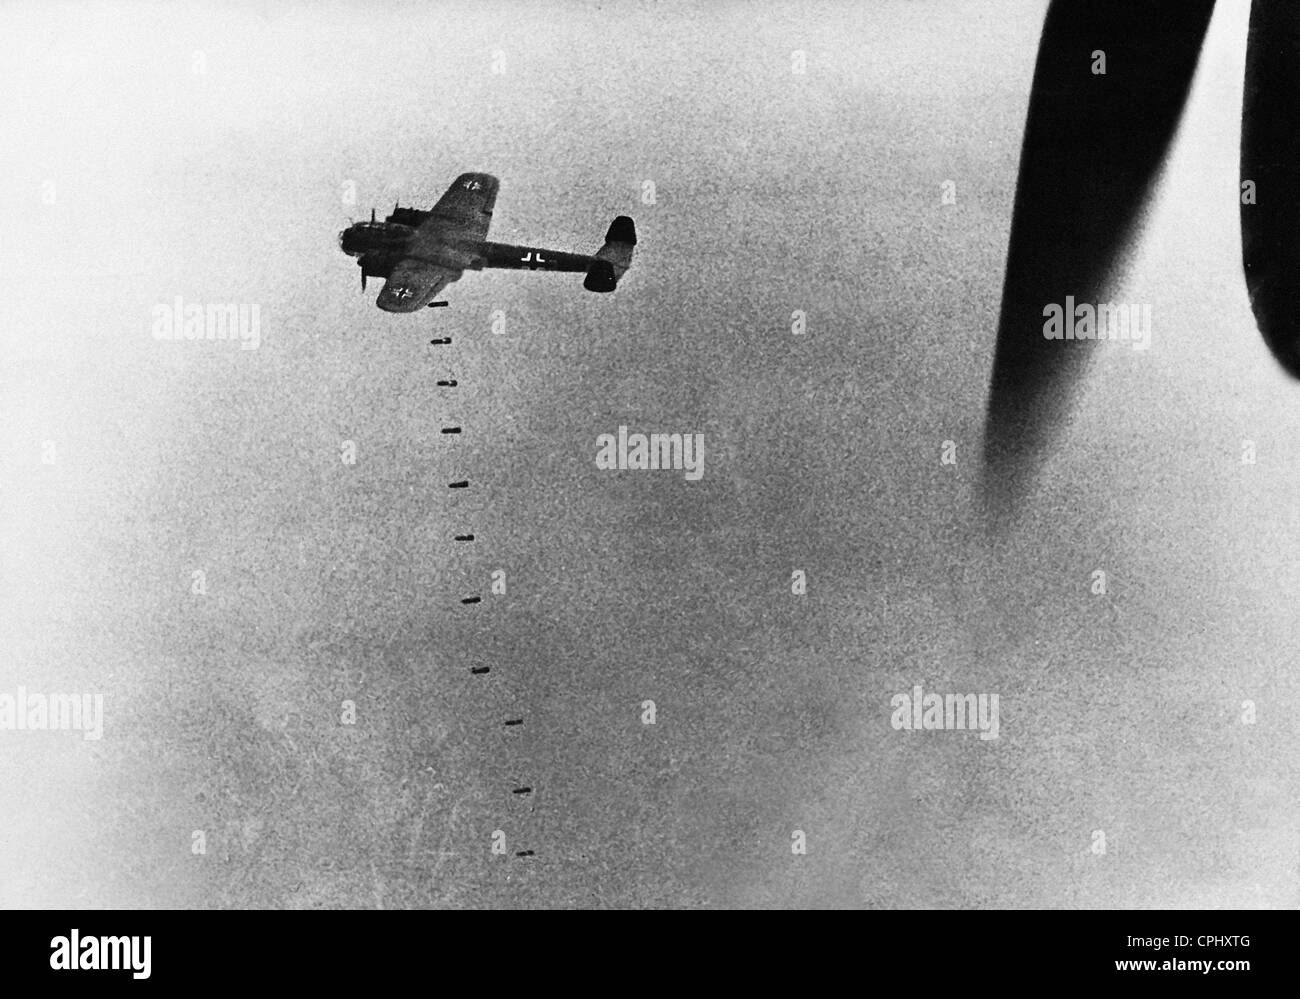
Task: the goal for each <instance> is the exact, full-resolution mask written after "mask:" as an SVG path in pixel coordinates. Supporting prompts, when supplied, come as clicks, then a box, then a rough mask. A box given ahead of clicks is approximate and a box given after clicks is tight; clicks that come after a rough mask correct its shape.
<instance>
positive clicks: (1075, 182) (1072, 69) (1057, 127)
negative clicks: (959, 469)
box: [983, 0, 1294, 513]
mask: <svg viewBox="0 0 1300 999" xmlns="http://www.w3.org/2000/svg"><path fill="white" fill-rule="evenodd" d="M1213 7H1214V4H1213V0H1086V2H1084V0H1077V2H1076V0H1053V3H1052V4H1051V6H1050V7H1049V9H1048V12H1047V19H1046V22H1045V24H1044V26H1043V34H1042V40H1041V43H1040V45H1039V50H1038V62H1037V65H1036V67H1035V69H1034V82H1033V92H1032V94H1031V96H1030V101H1029V114H1028V120H1027V122H1026V126H1025V138H1024V145H1023V147H1022V150H1021V156H1020V177H1019V180H1018V182H1017V185H1016V199H1015V208H1014V214H1013V216H1012V222H1011V240H1010V247H1009V250H1008V253H1007V268H1006V278H1005V284H1004V287H1003V296H1002V311H1001V316H1000V319H999V323H998V339H997V348H996V351H995V354H994V362H993V380H992V386H991V390H990V394H989V403H988V414H987V421H986V426H985V439H984V473H983V474H984V484H983V491H984V497H985V500H986V502H988V503H989V504H991V505H992V508H993V509H994V510H996V511H999V512H1003V513H1005V512H1008V511H1010V510H1011V509H1013V507H1014V505H1015V501H1016V500H1017V498H1018V497H1019V496H1020V495H1022V493H1023V490H1024V488H1025V486H1026V485H1027V484H1028V483H1029V481H1030V480H1031V479H1032V477H1033V474H1034V472H1035V471H1037V468H1038V466H1039V463H1040V461H1041V459H1042V456H1043V451H1044V449H1045V448H1046V447H1047V446H1048V445H1050V444H1051V442H1052V440H1053V439H1054V435H1055V433H1056V431H1057V430H1058V428H1059V426H1060V424H1061V422H1062V421H1063V420H1064V419H1065V418H1066V417H1067V416H1068V409H1069V402H1070V397H1071V394H1072V389H1073V388H1074V386H1075V385H1076V383H1077V382H1078V380H1079V377H1080V375H1081V374H1082V373H1083V371H1084V370H1085V368H1086V364H1087V360H1088V355H1089V352H1090V350H1091V349H1092V348H1093V347H1095V346H1096V341H1091V340H1048V339H1045V338H1044V336H1043V324H1044V312H1043V310H1044V308H1045V307H1046V306H1047V305H1049V304H1052V303H1057V304H1063V303H1064V302H1065V298H1066V296H1067V295H1073V296H1074V297H1075V299H1076V301H1079V302H1096V301H1097V300H1098V296H1099V293H1100V292H1101V291H1102V290H1103V289H1104V288H1105V287H1106V285H1107V282H1108V279H1109V278H1110V277H1111V276H1112V275H1113V274H1114V273H1115V272H1116V271H1117V269H1118V267H1119V265H1120V264H1121V262H1122V258H1123V254H1124V251H1125V250H1126V248H1127V247H1128V246H1129V244H1130V242H1131V237H1132V234H1133V231H1134V228H1135V222H1136V220H1137V218H1138V216H1139V213H1140V210H1141V208H1142V206H1143V204H1144V202H1145V201H1146V198H1147V195H1148V192H1149V191H1150V188H1151V183H1152V181H1153V180H1154V179H1155V177H1156V175H1157V173H1158V171H1159V169H1160V166H1161V164H1162V162H1163V161H1164V159H1165V156H1166V153H1167V151H1168V147H1169V143H1170V140H1171V139H1172V137H1173V135H1174V132H1175V130H1176V128H1177V126H1178V122H1179V119H1180V118H1181V116H1182V110H1183V105H1184V103H1185V101H1186V97H1187V93H1188V89H1189V87H1190V85H1191V80H1192V75H1193V73H1194V71H1195V69H1196V63H1197V59H1198V57H1199V55H1200V50H1201V45H1202V42H1203V41H1204V38H1205V32H1206V29H1207V27H1208V26H1209V21H1210V15H1211V13H1212V12H1213ZM1101 59H1104V70H1105V72H1104V73H1103V72H1101V71H1100V70H1101V69H1102V68H1103V64H1102V63H1101V61H1100V60H1101ZM1293 92H1294V91H1291V92H1289V93H1293Z"/></svg>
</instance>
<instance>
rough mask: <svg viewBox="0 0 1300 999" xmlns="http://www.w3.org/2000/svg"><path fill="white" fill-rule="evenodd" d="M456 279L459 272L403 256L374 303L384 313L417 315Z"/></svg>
mask: <svg viewBox="0 0 1300 999" xmlns="http://www.w3.org/2000/svg"><path fill="white" fill-rule="evenodd" d="M459 277H460V271H456V270H452V269H451V268H449V267H439V266H438V265H437V264H433V263H430V262H429V261H427V260H416V259H413V258H411V257H407V258H406V259H405V260H403V261H401V262H400V263H398V264H397V265H396V266H395V267H394V268H393V272H392V274H390V275H389V276H388V280H387V281H386V282H385V283H384V289H383V291H381V292H380V293H379V297H378V298H377V299H375V304H376V305H378V306H379V307H380V308H381V309H383V310H384V311H385V312H418V311H419V310H420V309H423V308H424V307H425V306H426V305H428V304H429V303H430V302H432V301H433V299H434V297H435V296H436V295H437V294H438V292H440V291H442V289H443V288H445V287H447V285H449V284H451V282H453V281H455V280H456V279H457V278H459Z"/></svg>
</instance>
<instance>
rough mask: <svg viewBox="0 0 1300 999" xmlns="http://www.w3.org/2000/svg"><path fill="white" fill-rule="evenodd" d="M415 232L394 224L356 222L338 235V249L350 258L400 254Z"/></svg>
mask: <svg viewBox="0 0 1300 999" xmlns="http://www.w3.org/2000/svg"><path fill="white" fill-rule="evenodd" d="M414 232H415V230H414V229H412V228H411V227H410V226H407V225H399V224H397V223H395V222H357V223H356V224H354V225H350V226H348V227H347V228H346V229H344V230H343V231H342V232H341V233H339V249H341V250H342V251H343V252H344V253H346V254H347V255H348V256H350V257H375V258H378V257H388V256H393V255H396V254H400V253H401V252H402V251H403V250H404V249H405V247H406V244H407V242H408V241H409V240H410V238H411V236H412V235H413V234H414Z"/></svg>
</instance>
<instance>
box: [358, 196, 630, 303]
mask: <svg viewBox="0 0 1300 999" xmlns="http://www.w3.org/2000/svg"><path fill="white" fill-rule="evenodd" d="M498 187H500V182H499V181H498V180H497V179H496V178H495V177H493V176H491V175H489V174H486V173H463V174H461V175H460V176H459V177H457V178H456V182H455V183H454V184H452V185H451V187H450V188H448V189H447V193H446V194H444V195H443V196H442V197H441V198H439V199H438V203H437V204H436V205H434V206H433V208H431V209H430V210H429V211H427V212H425V211H419V210H417V209H415V208H401V207H398V206H397V205H394V206H393V213H392V214H391V215H389V216H388V218H386V219H385V220H384V221H382V222H377V221H376V220H375V213H374V210H373V209H372V210H371V212H370V221H369V222H357V223H354V224H353V225H350V226H349V227H348V228H346V229H344V230H343V231H342V232H341V233H339V246H340V247H341V248H342V250H343V252H344V253H346V254H348V255H349V256H351V257H356V258H357V264H358V265H359V266H360V267H361V288H362V290H365V287H366V278H367V277H381V278H385V279H386V283H385V284H384V287H383V290H382V291H380V293H379V297H378V298H377V299H376V300H375V304H376V305H377V306H379V308H381V309H383V310H384V311H385V312H418V311H419V310H421V309H423V308H424V307H425V306H428V307H430V308H433V307H434V306H445V305H447V303H446V302H440V301H434V299H435V298H437V296H438V293H439V292H440V291H442V290H443V289H444V288H445V287H447V285H449V284H451V282H453V281H458V280H459V279H460V276H461V275H462V274H463V273H464V272H465V271H467V270H472V271H477V270H482V269H483V268H484V267H502V268H508V269H511V270H530V271H569V272H577V271H582V272H585V273H586V275H587V277H586V279H585V280H584V281H583V282H582V286H583V287H584V288H586V289H587V290H588V291H600V292H605V291H613V290H614V288H615V287H616V286H617V285H618V282H619V279H620V278H621V277H622V276H623V275H624V274H625V273H626V272H627V269H628V267H630V266H631V264H632V249H633V247H635V246H636V227H635V226H634V225H633V223H632V220H631V219H630V218H628V217H627V216H626V215H620V216H619V217H618V218H616V219H614V221H613V222H612V223H611V224H610V227H609V231H608V232H606V233H605V245H604V246H602V247H601V248H600V249H599V250H597V251H596V254H595V256H587V255H586V254H582V253H562V252H560V251H559V250H544V249H538V248H537V247H533V246H509V245H507V244H505V243H489V242H488V241H487V231H488V226H489V225H490V224H491V222H492V207H493V205H495V203H496V200H497V188H498Z"/></svg>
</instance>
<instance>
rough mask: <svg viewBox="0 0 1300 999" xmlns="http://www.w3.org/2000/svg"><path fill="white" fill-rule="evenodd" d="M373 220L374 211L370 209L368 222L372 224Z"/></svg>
mask: <svg viewBox="0 0 1300 999" xmlns="http://www.w3.org/2000/svg"><path fill="white" fill-rule="evenodd" d="M374 220H375V210H374V209H373V208H372V209H370V221H371V222H373V221H374Z"/></svg>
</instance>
